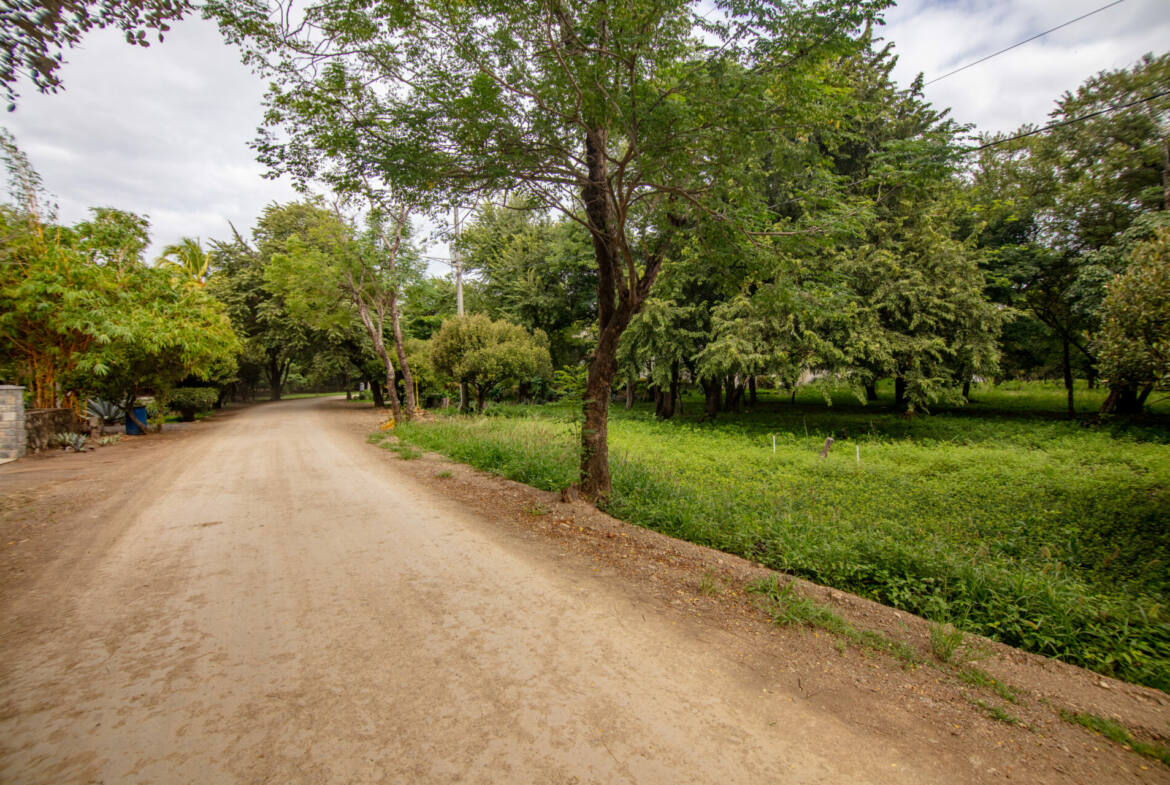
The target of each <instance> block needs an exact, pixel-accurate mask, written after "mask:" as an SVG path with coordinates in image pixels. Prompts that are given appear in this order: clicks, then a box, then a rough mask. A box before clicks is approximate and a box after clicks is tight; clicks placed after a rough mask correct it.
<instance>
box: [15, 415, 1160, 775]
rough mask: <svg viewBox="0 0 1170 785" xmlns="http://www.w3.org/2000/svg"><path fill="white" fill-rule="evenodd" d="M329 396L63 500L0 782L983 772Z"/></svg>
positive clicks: (33, 591) (28, 590)
mask: <svg viewBox="0 0 1170 785" xmlns="http://www.w3.org/2000/svg"><path fill="white" fill-rule="evenodd" d="M339 415H340V419H339ZM345 415H346V412H343V411H339V406H338V404H337V403H336V402H321V401H319V400H310V401H292V402H286V403H282V404H277V405H265V406H257V407H254V408H251V409H247V410H244V411H242V412H241V413H238V414H236V415H234V416H232V417H230V418H226V419H224V420H223V421H221V422H217V423H211V424H200V427H201V428H203V430H202V431H200V432H199V433H197V434H192V435H190V436H189V437H188V438H184V439H182V440H179V441H174V442H172V443H167V442H165V441H159V442H157V443H156V444H154V445H148V447H146V448H143V449H142V450H140V451H139V452H140V453H141V454H140V455H137V456H132V458H131V459H130V460H128V461H124V462H123V467H124V468H128V469H129V470H133V471H134V472H135V476H134V477H131V478H125V477H123V478H122V482H121V484H120V485H117V484H116V485H114V486H112V487H115V488H116V489H117V493H116V497H117V498H111V499H106V500H105V501H104V502H102V503H101V504H95V505H93V506H92V507H86V508H82V509H77V510H70V511H68V516H67V517H69V518H70V519H71V520H75V521H77V520H85V521H90V525H88V526H86V527H85V528H84V529H82V530H81V531H82V532H83V533H81V534H78V535H77V536H76V537H75V538H72V539H71V541H70V542H69V543H66V542H61V543H60V549H61V552H60V553H59V554H58V555H56V556H54V557H53V558H52V559H49V560H48V562H47V563H46V564H45V565H43V567H41V568H39V569H35V570H34V569H32V568H29V569H25V568H22V572H21V574H20V575H19V576H18V577H19V580H17V581H16V582H15V584H14V585H15V586H16V587H17V588H16V590H14V591H13V592H12V593H11V594H10V595H9V596H6V597H4V598H3V617H2V618H0V622H2V624H3V628H2V629H0V633H2V635H3V637H2V638H0V644H2V649H0V660H2V663H0V677H2V681H0V690H2V692H0V781H2V782H6V783H8V782H10V783H107V784H112V783H383V782H385V783H431V782H436V783H437V782H443V783H449V782H465V783H472V782H499V783H587V782H598V783H622V782H630V783H719V784H720V785H730V783H741V782H743V783H749V782H750V783H762V782H772V783H834V784H842V785H843V784H846V783H943V782H948V783H949V782H978V781H991V780H992V779H995V777H994V776H993V775H995V774H996V772H995V771H994V770H991V771H990V772H989V770H988V769H987V767H986V766H985V765H980V761H979V760H977V759H975V760H973V759H972V756H971V755H969V754H968V752H967V751H960V750H952V749H948V747H947V746H946V745H945V744H939V743H938V739H937V738H933V736H934V734H933V733H925V732H924V733H922V734H916V733H911V734H897V733H890V732H889V731H888V729H887V728H885V727H883V723H882V722H881V721H880V720H876V721H873V722H867V723H859V722H850V721H847V720H846V719H843V718H842V716H841V713H840V712H834V711H829V710H823V709H819V708H817V707H816V706H815V705H814V704H812V703H811V702H809V701H805V700H800V699H799V697H800V696H799V694H796V695H794V694H793V691H791V690H788V689H787V688H785V686H784V685H783V684H777V683H775V682H774V680H772V679H771V678H770V677H769V676H768V675H767V672H766V671H764V670H763V669H762V668H761V667H760V666H759V665H758V664H757V663H754V662H753V659H752V657H751V656H745V655H744V653H743V652H742V651H741V649H742V641H740V640H737V639H736V637H735V636H734V635H730V634H726V633H724V632H722V631H720V630H718V629H712V628H709V627H707V626H704V625H703V624H702V623H701V622H698V621H690V620H688V618H687V617H686V616H685V615H683V614H678V613H672V612H669V611H668V610H663V609H662V608H660V607H659V606H658V605H656V604H654V603H647V602H645V601H643V599H642V593H641V592H640V591H639V590H638V587H637V586H633V585H630V584H629V583H627V582H622V581H619V580H614V579H613V577H612V576H609V575H605V574H601V573H599V572H598V571H597V568H596V566H595V565H594V564H593V563H592V562H590V561H589V560H585V559H579V558H575V557H574V556H573V555H572V554H571V553H567V552H561V551H560V549H558V547H557V546H556V545H555V543H554V544H550V543H548V542H546V541H542V540H541V538H538V537H534V536H533V535H532V533H531V532H525V531H519V530H516V531H510V530H508V529H507V528H506V527H501V526H499V525H494V524H493V523H492V522H490V521H488V520H485V519H484V518H483V517H481V516H480V515H478V514H476V513H474V512H472V511H470V510H469V508H467V507H465V506H461V505H460V504H459V503H457V502H455V501H452V500H450V499H448V498H445V497H444V496H442V495H440V494H439V493H437V492H435V491H434V490H433V488H431V487H428V485H427V484H425V483H420V482H419V481H418V480H417V479H411V477H410V476H409V474H408V473H406V472H404V471H402V470H400V469H398V468H396V463H395V461H396V460H397V459H394V458H393V457H392V456H390V455H389V454H387V453H385V452H384V451H380V450H377V449H375V448H373V447H371V446H370V445H368V444H365V443H364V441H363V440H362V439H361V438H360V436H359V435H356V434H355V428H354V427H353V426H352V425H345V424H344V423H345V422H348V421H346V420H345ZM151 438H156V437H151ZM164 438H165V437H164ZM111 449H112V450H121V449H123V448H122V447H121V446H119V447H116V448H111ZM128 449H136V448H128ZM112 454H113V453H111V455H112ZM128 454H129V453H128ZM102 455H103V453H102V452H101V451H99V452H98V453H95V454H93V455H84V456H76V457H73V458H70V459H69V460H73V461H76V462H77V465H78V466H80V465H81V463H80V462H82V461H87V460H88V461H98V460H102V458H101V456H102ZM54 460H57V459H54ZM59 460H60V461H61V463H60V467H61V468H60V469H58V470H57V471H61V472H62V478H61V479H62V481H63V482H64V481H65V480H66V479H67V477H68V472H69V467H70V466H72V465H73V464H69V463H66V462H65V461H66V459H59ZM21 463H22V464H23V463H27V462H21ZM19 465H20V464H14V465H10V466H8V467H4V470H5V471H6V472H10V473H15V472H17V471H18V470H17V469H14V468H13V467H14V466H19ZM46 465H47V463H46ZM34 468H36V467H34ZM90 469H92V466H91V467H90ZM12 476H13V477H15V476H16V475H15V474H13V475H12ZM5 478H6V477H5V474H3V473H0V492H2V491H3V489H4V486H3V484H2V482H3V480H5ZM30 498H31V497H30ZM30 503H31V502H30ZM30 536H32V535H30ZM41 536H42V538H43V533H42V535H41ZM12 542H16V540H13V541H12ZM14 547H15V546H14ZM956 727H958V726H957V725H956ZM940 735H941V736H942V737H943V738H946V733H945V730H944V731H940ZM1102 745H1103V746H1105V743H1104V742H1102ZM1126 754H1127V753H1123V752H1120V753H1117V755H1118V756H1120V758H1121V759H1123V760H1125V758H1124V756H1125V755H1126ZM1152 765H1153V766H1154V767H1155V770H1154V771H1150V772H1149V773H1150V774H1151V775H1157V774H1158V773H1157V767H1158V766H1159V764H1156V763H1154V764H1152ZM1127 768H1130V769H1132V770H1133V771H1136V770H1137V767H1136V766H1132V767H1131V766H1128V764H1127ZM1142 771H1148V770H1147V769H1146V767H1144V766H1143V767H1142ZM999 773H1000V774H1002V771H1001V772H999ZM1045 774H1046V775H1047V774H1051V772H1045ZM1131 775H1132V772H1131V774H1127V778H1126V781H1130V780H1129V779H1128V777H1129V776H1131ZM1016 779H1017V781H1025V782H1026V781H1029V780H1030V778H1029V777H1028V776H1027V774H1026V772H1025V773H1022V774H1017V777H1016ZM1038 779H1044V780H1046V781H1059V778H1058V777H1057V778H1056V779H1050V778H1049V777H1048V776H1044V777H1038ZM1098 781H1102V782H1105V781H1108V779H1107V778H1106V779H1099V780H1098Z"/></svg>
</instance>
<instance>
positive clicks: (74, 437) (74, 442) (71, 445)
mask: <svg viewBox="0 0 1170 785" xmlns="http://www.w3.org/2000/svg"><path fill="white" fill-rule="evenodd" d="M87 441H89V437H88V436H86V435H85V434H83V433H73V432H72V431H66V432H64V433H55V434H53V438H52V439H50V440H49V442H50V444H52V445H53V446H55V447H60V448H61V449H62V450H64V451H65V452H69V451H70V450H72V451H73V452H84V451H85V443H86V442H87Z"/></svg>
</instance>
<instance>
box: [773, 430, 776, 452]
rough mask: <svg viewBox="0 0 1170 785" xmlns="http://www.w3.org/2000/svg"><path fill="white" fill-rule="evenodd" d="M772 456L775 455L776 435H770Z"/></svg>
mask: <svg viewBox="0 0 1170 785" xmlns="http://www.w3.org/2000/svg"><path fill="white" fill-rule="evenodd" d="M772 454H773V455H775V454H776V434H772Z"/></svg>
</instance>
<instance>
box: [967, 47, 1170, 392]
mask: <svg viewBox="0 0 1170 785" xmlns="http://www.w3.org/2000/svg"><path fill="white" fill-rule="evenodd" d="M1168 84H1170V54H1162V55H1159V56H1157V57H1155V56H1152V55H1147V56H1145V57H1143V58H1142V59H1141V60H1140V61H1139V62H1137V63H1135V64H1134V65H1133V66H1132V67H1131V68H1123V69H1119V70H1116V71H1108V72H1102V73H1099V74H1097V75H1096V76H1093V77H1092V78H1090V79H1088V80H1086V81H1085V83H1084V84H1082V85H1081V86H1080V87H1079V88H1077V90H1076V91H1075V92H1069V93H1065V94H1064V95H1063V96H1062V97H1061V98H1060V99H1059V100H1058V101H1057V103H1056V108H1055V109H1054V110H1053V112H1052V113H1051V117H1052V119H1053V120H1054V121H1056V122H1058V123H1059V122H1060V121H1065V120H1071V119H1073V118H1078V122H1075V123H1067V124H1063V125H1060V127H1056V128H1054V129H1053V130H1051V131H1048V132H1046V133H1040V134H1034V135H1030V136H1028V137H1026V138H1024V139H1019V140H1016V141H1007V140H1006V135H999V136H988V137H986V138H985V141H987V142H996V144H995V145H994V146H992V147H988V148H987V149H985V150H984V151H982V152H981V153H980V155H979V160H978V164H977V165H976V167H975V171H974V173H973V174H974V176H973V187H972V190H971V195H972V197H973V200H972V201H973V207H974V215H972V216H971V218H970V219H969V220H970V223H972V224H973V225H974V226H975V227H976V228H975V233H976V235H977V236H978V242H979V244H980V245H981V246H982V247H983V248H984V264H985V267H986V269H987V271H988V275H989V278H990V279H991V281H992V283H993V290H992V292H993V294H994V296H995V297H996V298H997V300H998V301H999V302H1002V303H1005V304H1007V305H1013V306H1017V307H1020V308H1026V309H1028V311H1030V313H1031V315H1032V316H1033V317H1034V318H1035V319H1036V320H1038V321H1039V322H1040V323H1042V324H1043V325H1044V326H1045V328H1046V329H1047V332H1048V336H1047V337H1048V338H1049V340H1048V341H1047V342H1045V341H1042V340H1037V339H1038V338H1040V337H1041V336H1039V335H1038V334H1037V333H1036V332H1029V333H1025V334H1023V335H1021V336H1019V337H1022V338H1025V339H1026V340H1027V341H1028V342H1029V344H1030V346H1029V347H1028V349H1027V350H1028V351H1029V352H1035V353H1039V354H1040V355H1041V356H1043V355H1045V354H1048V355H1050V356H1051V359H1048V360H1047V364H1048V365H1051V366H1054V367H1059V368H1060V369H1061V371H1062V373H1063V375H1064V376H1065V379H1066V386H1067V387H1068V388H1069V413H1070V414H1071V413H1072V409H1073V403H1072V392H1071V387H1072V377H1073V374H1074V372H1075V371H1076V370H1078V369H1079V370H1081V372H1082V373H1086V374H1093V373H1094V372H1095V371H1094V368H1095V365H1096V363H1097V360H1098V357H1097V354H1096V348H1095V346H1100V344H1096V345H1094V344H1092V343H1091V342H1090V341H1089V340H1086V338H1087V336H1088V335H1091V334H1092V333H1094V332H1096V331H1097V329H1098V327H1099V326H1100V320H1101V316H1102V312H1101V306H1102V302H1103V300H1104V297H1105V288H1106V285H1107V284H1108V283H1109V281H1110V280H1112V279H1113V277H1114V276H1115V275H1117V274H1118V273H1121V272H1123V271H1124V268H1125V267H1126V265H1127V264H1128V259H1129V251H1130V250H1131V249H1132V241H1133V236H1132V235H1133V230H1134V229H1136V228H1139V227H1140V226H1141V225H1142V224H1143V223H1144V222H1146V221H1148V220H1149V219H1151V218H1154V217H1155V216H1159V215H1161V214H1162V213H1164V211H1165V208H1166V204H1165V191H1164V183H1163V181H1162V177H1163V170H1164V166H1165V164H1164V159H1163V155H1164V146H1165V139H1166V138H1167V133H1168V130H1170V129H1168V128H1167V121H1166V118H1167V116H1168V114H1167V110H1168V109H1170V97H1167V96H1166V95H1161V97H1157V98H1154V96H1155V95H1159V94H1160V93H1164V92H1165V88H1166V86H1167V85H1168ZM1147 99H1149V100H1147ZM1079 118H1087V119H1084V120H1083V121H1082V120H1080V119H1079ZM1032 130H1035V129H1034V127H1032V126H1025V127H1024V128H1021V129H1020V131H1021V132H1028V131H1032ZM1086 162H1092V164H1091V165H1086ZM1138 239H1139V240H1141V239H1145V238H1144V237H1139V238H1138Z"/></svg>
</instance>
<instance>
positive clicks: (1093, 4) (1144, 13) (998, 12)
mask: <svg viewBox="0 0 1170 785" xmlns="http://www.w3.org/2000/svg"><path fill="white" fill-rule="evenodd" d="M1103 5H1105V2H1104V0H1070V1H1069V2H1061V3H1056V2H1051V1H1050V0H984V1H982V2H977V1H972V0H956V1H954V2H950V1H947V0H943V1H940V0H908V2H905V3H902V4H900V5H899V6H898V7H896V8H893V9H891V10H889V11H888V12H887V13H886V15H885V16H886V22H887V24H886V27H885V28H884V29H883V30H882V33H881V34H882V35H883V36H884V37H885V38H886V40H889V41H893V43H894V50H895V52H896V53H897V54H898V55H899V62H898V66H897V68H896V69H895V70H894V75H895V78H897V79H898V81H899V82H901V83H902V84H908V83H909V82H910V81H911V80H912V79H913V78H914V77H915V76H916V75H917V74H918V73H919V72H921V73H923V74H924V75H925V78H926V81H930V80H931V79H934V78H937V77H939V76H942V75H943V74H945V73H947V72H948V71H952V70H954V69H956V68H959V67H961V66H963V65H966V64H967V63H969V62H972V61H974V60H978V59H979V58H981V57H984V56H986V55H989V54H992V53H993V52H996V51H998V50H1000V49H1004V48H1005V47H1008V46H1011V45H1012V44H1015V43H1017V42H1019V41H1022V40H1024V39H1026V38H1028V37H1030V36H1032V35H1035V34H1037V33H1040V32H1042V31H1044V30H1048V29H1050V28H1052V27H1056V26H1057V25H1059V24H1062V23H1064V22H1067V21H1069V20H1071V19H1073V18H1075V17H1078V16H1080V15H1082V14H1086V13H1088V12H1090V11H1093V10H1094V9H1096V8H1100V7H1101V6H1103ZM1168 41H1170V13H1167V6H1166V2H1165V0H1125V2H1122V3H1121V4H1120V5H1116V6H1114V7H1112V8H1108V9H1106V10H1104V11H1101V12H1100V13H1097V14H1094V15H1093V16H1090V17H1088V18H1087V19H1083V20H1081V21H1079V22H1076V23H1074V24H1071V25H1069V26H1068V27H1065V28H1063V29H1061V30H1057V31H1056V32H1054V33H1050V34H1048V35H1046V36H1044V37H1042V38H1038V39H1037V40H1035V41H1032V42H1030V43H1027V44H1024V45H1023V46H1020V47H1018V48H1016V49H1013V50H1011V51H1010V52H1006V53H1004V54H1002V55H1000V56H998V57H995V58H994V59H991V60H988V61H986V62H984V63H980V64H979V65H976V66H974V67H972V68H969V69H967V70H965V71H962V72H961V73H957V74H955V75H953V76H950V77H947V78H946V79H943V80H941V81H939V82H937V83H935V84H931V85H928V86H927V87H926V96H927V98H928V99H929V100H930V101H931V102H932V103H933V104H934V105H935V106H937V107H951V109H952V116H953V117H954V118H955V119H957V120H959V121H960V122H965V123H974V124H975V125H976V127H977V130H980V131H1011V130H1014V129H1016V128H1018V127H1019V126H1021V125H1023V124H1025V123H1033V124H1037V125H1040V124H1043V123H1044V122H1045V120H1046V119H1047V116H1048V113H1049V112H1050V111H1052V108H1053V104H1054V102H1055V100H1056V99H1057V98H1058V97H1059V96H1060V95H1061V94H1062V93H1063V92H1064V91H1066V90H1075V89H1076V87H1077V86H1078V85H1080V84H1081V83H1082V82H1084V81H1085V80H1086V79H1087V78H1089V77H1090V76H1092V75H1094V74H1096V73H1098V72H1099V71H1103V70H1113V69H1116V68H1122V67H1126V66H1130V65H1132V64H1133V63H1134V62H1136V61H1137V60H1138V59H1139V58H1140V57H1141V56H1142V55H1143V54H1145V53H1147V52H1154V53H1156V54H1157V53H1160V52H1162V51H1165V49H1166V46H1167V43H1166V42H1168Z"/></svg>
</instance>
